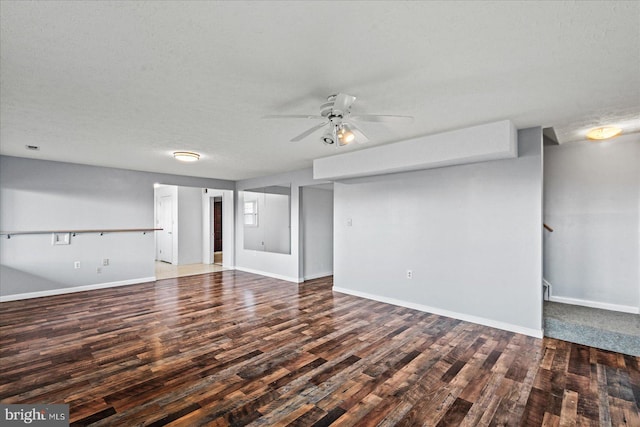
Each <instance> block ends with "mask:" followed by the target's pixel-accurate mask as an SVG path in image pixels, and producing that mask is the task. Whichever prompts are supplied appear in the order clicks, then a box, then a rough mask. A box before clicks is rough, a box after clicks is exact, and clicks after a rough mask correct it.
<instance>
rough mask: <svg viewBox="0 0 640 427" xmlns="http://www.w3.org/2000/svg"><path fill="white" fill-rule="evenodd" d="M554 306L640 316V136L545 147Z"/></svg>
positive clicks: (549, 277) (547, 242) (548, 271)
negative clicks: (562, 304) (586, 307)
mask: <svg viewBox="0 0 640 427" xmlns="http://www.w3.org/2000/svg"><path fill="white" fill-rule="evenodd" d="M544 160H545V166H544V171H545V187H544V190H545V199H544V208H545V212H544V215H545V222H546V223H547V224H549V226H551V227H552V228H553V229H554V231H553V233H545V248H544V249H545V250H544V254H545V258H544V265H545V279H546V280H547V281H548V282H549V283H551V285H552V297H553V298H552V299H555V300H558V301H561V302H569V303H576V304H582V305H594V306H600V307H602V308H608V309H614V310H622V311H632V312H636V313H637V312H638V307H639V306H640V272H639V270H638V269H639V267H638V266H639V265H640V248H639V246H640V234H639V233H640V136H638V135H628V136H621V137H618V138H615V139H613V140H610V141H607V142H600V143H595V142H579V143H572V144H565V145H561V146H551V147H545V153H544Z"/></svg>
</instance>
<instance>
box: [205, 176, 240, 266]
mask: <svg viewBox="0 0 640 427" xmlns="http://www.w3.org/2000/svg"><path fill="white" fill-rule="evenodd" d="M214 197H222V247H223V250H222V266H223V267H226V268H234V267H235V225H234V218H235V215H234V202H233V190H218V189H215V188H205V189H203V192H202V232H203V235H202V246H203V247H202V263H203V264H213V230H211V225H212V224H213V199H214Z"/></svg>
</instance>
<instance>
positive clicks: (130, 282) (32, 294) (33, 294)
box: [0, 276, 156, 302]
mask: <svg viewBox="0 0 640 427" xmlns="http://www.w3.org/2000/svg"><path fill="white" fill-rule="evenodd" d="M155 281H156V278H155V276H152V277H140V278H138V279H129V280H120V281H118V282H107V283H96V284H93V285H83V286H73V287H71V288H62V289H48V290H46V291H37V292H27V293H24V294H14V295H3V296H0V302H7V301H17V300H21V299H29V298H39V297H49V296H53V295H62V294H70V293H73V292H82V291H92V290H95V289H104V288H115V287H117V286H126V285H137V284H140V283H147V282H155Z"/></svg>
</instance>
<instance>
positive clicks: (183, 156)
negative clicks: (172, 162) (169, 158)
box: [173, 151, 200, 162]
mask: <svg viewBox="0 0 640 427" xmlns="http://www.w3.org/2000/svg"><path fill="white" fill-rule="evenodd" d="M173 157H175V159H176V160H180V161H181V162H195V161H196V160H199V159H200V154H198V153H193V152H191V151H176V152H174V153H173Z"/></svg>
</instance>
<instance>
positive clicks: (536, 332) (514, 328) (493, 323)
mask: <svg viewBox="0 0 640 427" xmlns="http://www.w3.org/2000/svg"><path fill="white" fill-rule="evenodd" d="M333 290H334V291H335V292H340V293H342V294H348V295H354V296H357V297H361V298H367V299H371V300H374V301H380V302H384V303H387V304H393V305H398V306H400V307H407V308H411V309H413V310H418V311H423V312H426V313H433V314H437V315H439V316H446V317H452V318H454V319H458V320H464V321H465V322H471V323H477V324H479V325H484V326H489V327H491V328H496V329H502V330H505V331H510V332H515V333H518V334H523V335H528V336H531V337H535V338H542V337H543V330H542V329H532V328H525V327H522V326H519V325H514V324H511V323H505V322H500V321H497V320H492V319H486V318H484V317H478V316H472V315H470V314H463V313H457V312H454V311H449V310H443V309H441V308H435V307H430V306H428V305H422V304H415V303H412V302H407V301H402V300H398V299H395V298H388V297H383V296H380V295H374V294H369V293H367V292H360V291H354V290H352V289H345V288H340V287H336V286H334V287H333Z"/></svg>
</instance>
